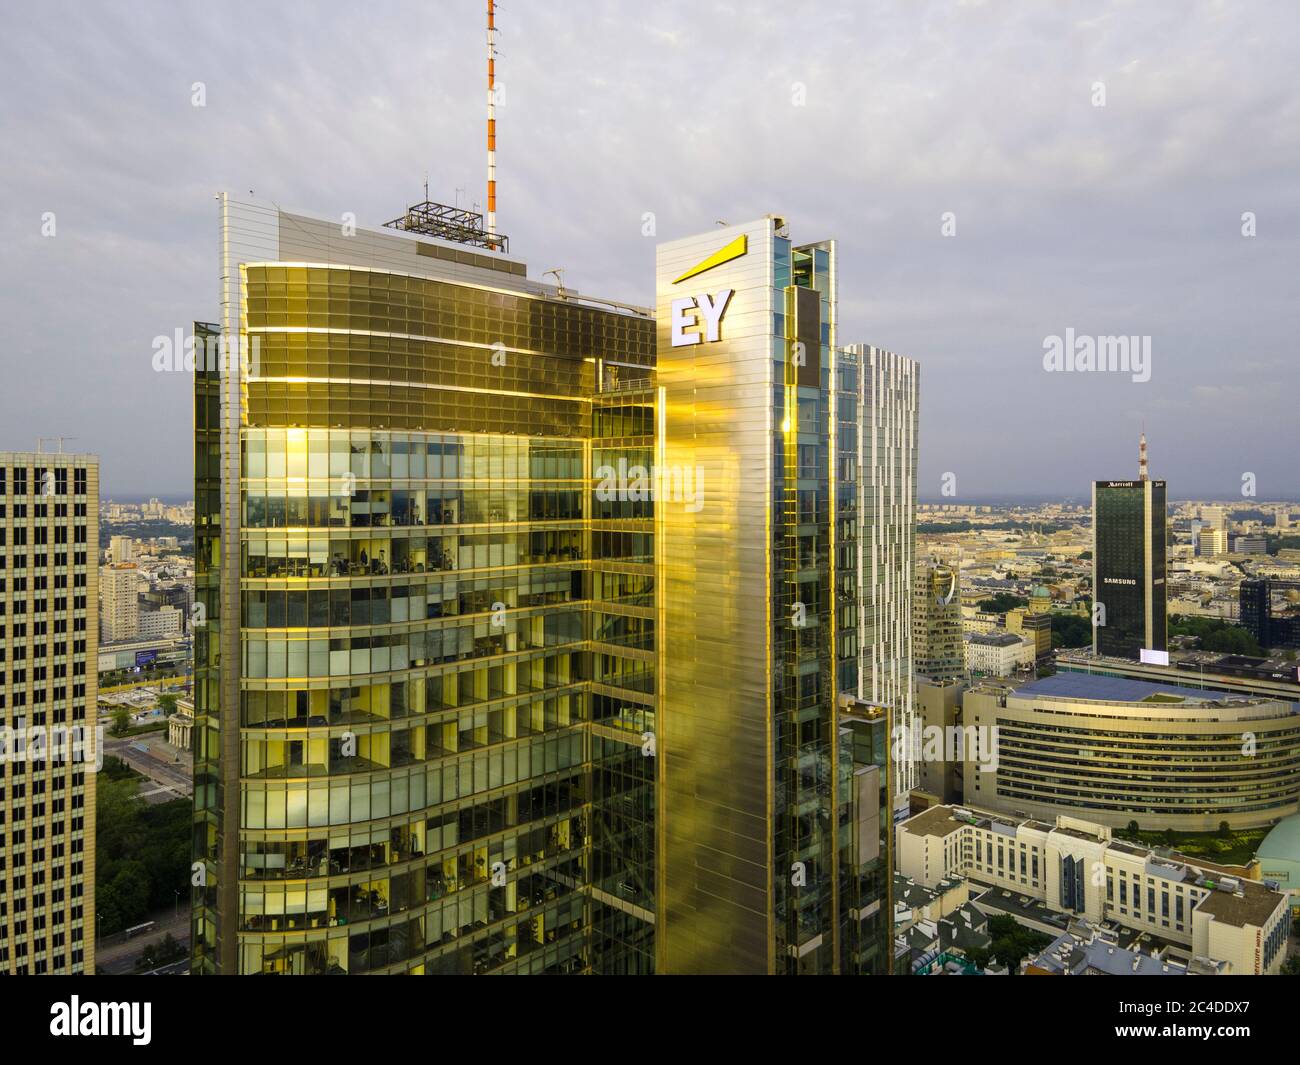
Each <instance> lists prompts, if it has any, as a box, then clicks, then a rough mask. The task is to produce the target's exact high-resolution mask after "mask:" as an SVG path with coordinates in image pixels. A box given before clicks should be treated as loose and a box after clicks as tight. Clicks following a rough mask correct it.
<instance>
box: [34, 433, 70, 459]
mask: <svg viewBox="0 0 1300 1065" xmlns="http://www.w3.org/2000/svg"><path fill="white" fill-rule="evenodd" d="M76 439H77V438H76V437H75V436H38V437H37V438H36V453H37V454H38V455H44V454H45V441H47V440H57V441H58V444H59V450H58V452H57V454H59V455H62V454H63V441H65V440H76Z"/></svg>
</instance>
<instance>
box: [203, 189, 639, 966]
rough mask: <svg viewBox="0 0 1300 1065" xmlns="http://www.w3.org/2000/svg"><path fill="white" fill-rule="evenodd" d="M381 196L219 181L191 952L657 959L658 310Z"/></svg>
mask: <svg viewBox="0 0 1300 1065" xmlns="http://www.w3.org/2000/svg"><path fill="white" fill-rule="evenodd" d="M448 219H450V221H448ZM396 222H397V229H396V230H395V231H386V232H378V231H358V232H357V233H355V234H353V235H352V236H350V237H340V235H339V227H338V225H337V224H336V223H334V222H330V221H324V220H318V219H312V218H308V217H305V216H300V215H290V214H287V213H285V212H282V211H280V210H278V209H276V208H273V207H267V206H263V205H259V204H254V203H244V202H237V201H235V200H234V199H232V198H230V197H228V196H222V197H221V199H220V232H221V256H222V258H221V264H220V268H221V279H222V286H221V319H220V322H219V323H216V324H215V325H214V326H213V327H204V326H200V327H198V329H197V330H196V333H197V336H198V337H199V339H200V341H201V345H200V351H201V352H203V353H204V359H203V362H202V367H201V369H200V371H199V372H198V373H196V448H195V452H196V491H197V495H196V518H195V521H196V559H197V562H196V596H197V600H198V604H199V607H200V609H199V610H198V616H199V619H200V620H199V623H198V624H196V626H195V706H194V728H193V735H194V751H195V766H194V777H195V792H194V806H195V838H196V848H197V858H198V860H199V861H200V862H201V863H202V874H201V875H202V879H203V881H204V883H203V884H202V885H201V886H200V887H199V888H198V889H196V891H195V897H194V903H195V905H194V925H193V929H194V937H193V944H194V946H193V949H194V968H195V971H197V972H200V973H210V972H221V973H286V974H298V973H308V974H310V973H351V974H359V973H429V974H437V973H489V972H490V973H580V972H605V973H627V972H645V971H649V969H650V968H651V967H652V965H653V936H652V933H653V923H652V922H653V907H654V898H655V890H656V885H655V869H654V863H653V859H654V848H653V814H654V808H655V803H654V793H653V789H654V776H655V766H656V765H657V759H656V758H655V757H653V756H652V755H653V740H654V734H655V729H656V722H655V710H656V707H655V701H656V694H655V630H656V627H655V608H654V598H653V596H654V574H655V569H654V564H653V563H654V537H653V511H652V509H651V505H650V501H649V500H648V499H647V498H646V497H645V495H644V494H643V493H642V492H641V487H642V484H641V482H640V479H639V478H637V477H636V476H635V475H634V476H633V479H634V480H635V481H636V482H637V484H636V486H635V488H634V489H633V490H630V491H623V492H614V493H606V492H602V491H600V490H599V489H597V490H596V491H594V492H593V487H596V486H595V485H594V484H593V479H597V480H599V481H602V482H603V481H604V480H605V479H606V478H605V477H604V476H602V475H601V473H600V468H601V467H612V468H613V469H615V470H618V469H622V470H624V471H626V470H627V468H628V467H629V466H632V467H636V466H642V465H645V466H648V465H649V464H651V463H652V461H653V450H654V420H653V412H654V396H653V393H652V391H651V390H650V387H649V386H650V372H651V369H652V367H653V364H654V350H655V349H654V344H655V335H654V328H655V323H654V320H653V318H652V317H651V315H650V314H649V313H648V312H647V311H644V310H638V309H636V308H631V307H619V306H613V305H609V304H597V303H593V302H590V301H587V300H585V299H583V298H581V297H580V296H578V294H576V293H573V292H571V291H569V292H562V291H561V290H559V289H558V288H557V287H555V286H547V285H543V284H540V283H538V282H534V281H531V280H529V279H528V278H527V276H526V267H525V264H524V263H523V262H522V261H520V260H518V259H515V258H512V257H510V256H509V255H508V254H506V253H505V252H504V251H497V250H492V249H494V248H501V249H503V248H504V247H505V246H506V239H505V238H504V237H503V236H500V235H488V234H486V233H485V232H484V230H483V224H482V219H481V217H480V216H478V215H474V214H472V213H470V212H457V211H455V210H454V209H453V208H449V207H448V208H444V207H440V206H439V205H436V204H429V203H425V204H421V205H416V207H414V208H412V209H411V210H409V211H408V212H407V213H406V215H404V216H403V218H402V219H398V220H396ZM452 223H454V225H453V224H452ZM440 227H441V228H440ZM402 230H405V231H402ZM453 231H454V232H455V233H456V235H457V236H459V237H460V238H461V239H460V240H459V241H458V242H454V243H453V242H451V241H449V240H446V239H442V238H440V237H439V236H435V235H432V234H434V233H443V234H446V233H449V232H453ZM233 338H237V340H238V344H235V343H232V339H233ZM223 341H224V342H225V343H224V345H223Z"/></svg>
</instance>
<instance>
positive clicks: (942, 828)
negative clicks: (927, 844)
mask: <svg viewBox="0 0 1300 1065" xmlns="http://www.w3.org/2000/svg"><path fill="white" fill-rule="evenodd" d="M963 824H969V822H966V821H958V820H957V819H956V818H955V817H953V811H952V808H951V807H948V806H932V807H930V809H928V810H922V811H921V812H920V813H919V814H917V815H916V816H915V817H912V818H910V819H909V820H907V821H906V822H904V827H905V828H906V829H907V831H908V832H910V833H911V834H912V835H914V836H947V835H950V834H952V833H953V832H958V831H960V830H961V827H962V825H963Z"/></svg>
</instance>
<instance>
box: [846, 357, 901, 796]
mask: <svg viewBox="0 0 1300 1065" xmlns="http://www.w3.org/2000/svg"><path fill="white" fill-rule="evenodd" d="M836 369H837V373H838V376H839V390H838V394H837V396H836V400H837V423H836V430H837V434H838V436H837V443H836V447H837V452H838V455H839V469H840V470H841V481H840V484H839V485H838V486H837V495H836V505H835V511H836V542H837V545H838V560H837V582H838V585H839V587H838V590H837V594H836V602H837V609H838V610H839V611H840V617H839V619H838V622H837V633H838V637H837V638H838V639H839V640H840V642H841V648H840V651H839V653H838V658H839V663H840V665H839V669H840V673H839V678H838V687H839V690H840V691H841V692H848V693H850V694H852V695H854V696H855V697H856V698H857V699H859V700H863V701H865V702H868V703H871V704H873V705H876V706H886V707H889V708H890V710H891V713H892V718H893V722H894V725H895V727H899V728H903V729H905V730H908V731H910V730H912V729H913V728H914V725H915V709H914V705H913V701H914V698H915V692H914V681H913V672H914V671H913V663H912V574H913V567H914V565H915V552H916V456H917V418H918V416H919V410H920V381H921V369H920V367H919V366H918V365H917V363H916V361H915V360H914V359H909V358H906V357H905V356H902V355H896V354H894V353H893V352H889V351H883V350H881V349H880V348H874V347H869V346H866V345H859V344H850V345H848V346H847V347H846V348H845V349H844V351H842V352H840V353H838V356H837V360H836ZM855 482H856V483H855ZM916 785H917V767H916V761H915V759H913V758H910V757H908V758H899V759H897V760H896V761H895V764H894V781H893V792H894V797H895V801H896V802H899V803H904V804H905V803H906V801H907V793H908V792H909V791H911V790H912V789H913V788H914V787H916Z"/></svg>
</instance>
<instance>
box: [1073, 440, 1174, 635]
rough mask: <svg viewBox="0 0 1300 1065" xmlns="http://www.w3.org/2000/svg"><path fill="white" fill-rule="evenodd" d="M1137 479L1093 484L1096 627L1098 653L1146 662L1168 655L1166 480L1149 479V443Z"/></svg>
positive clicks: (1142, 452) (1142, 451) (1142, 450)
mask: <svg viewBox="0 0 1300 1065" xmlns="http://www.w3.org/2000/svg"><path fill="white" fill-rule="evenodd" d="M1139 453H1140V457H1139V462H1138V479H1137V480H1136V481H1094V482H1093V486H1092V557H1093V604H1094V609H1093V626H1092V649H1093V652H1094V653H1096V654H1103V655H1112V656H1115V657H1119V658H1132V659H1140V658H1141V657H1142V652H1143V651H1147V652H1155V653H1156V656H1158V655H1160V654H1163V653H1165V651H1166V649H1167V644H1166V624H1165V595H1166V589H1165V551H1166V541H1167V538H1168V529H1167V525H1166V511H1165V482H1164V481H1153V480H1151V479H1150V478H1149V477H1148V475H1147V440H1146V435H1145V434H1144V435H1143V436H1142V439H1141V444H1140V451H1139Z"/></svg>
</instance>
